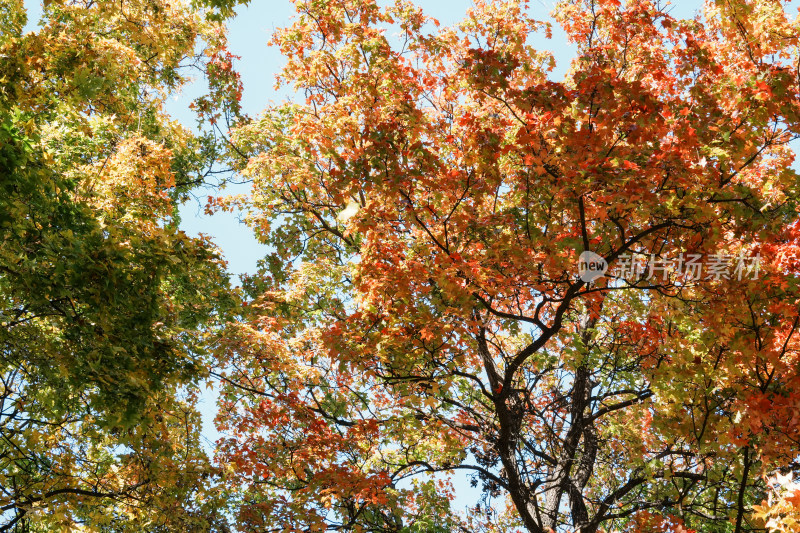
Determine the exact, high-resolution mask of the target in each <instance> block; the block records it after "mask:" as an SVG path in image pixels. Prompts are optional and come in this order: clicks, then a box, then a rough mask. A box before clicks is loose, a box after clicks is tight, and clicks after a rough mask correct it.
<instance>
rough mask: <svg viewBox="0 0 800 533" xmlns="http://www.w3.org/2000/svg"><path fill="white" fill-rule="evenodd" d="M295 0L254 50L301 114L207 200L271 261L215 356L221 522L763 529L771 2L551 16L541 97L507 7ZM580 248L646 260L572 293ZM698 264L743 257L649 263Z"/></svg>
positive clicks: (785, 187)
mask: <svg viewBox="0 0 800 533" xmlns="http://www.w3.org/2000/svg"><path fill="white" fill-rule="evenodd" d="M295 4H296V7H297V10H298V17H297V19H296V20H295V22H294V24H293V25H291V26H289V27H287V28H285V29H282V30H279V31H278V32H277V33H276V35H275V37H274V42H275V43H276V44H277V45H278V46H280V48H281V50H282V52H283V53H284V55H285V56H286V58H287V65H286V67H285V69H284V71H283V74H282V78H281V82H282V83H283V84H286V85H288V86H291V87H293V88H295V89H296V90H297V92H298V93H299V94H301V95H302V96H304V97H305V98H299V99H297V100H296V101H294V102H291V103H288V104H284V105H280V106H274V107H270V108H268V109H267V110H266V111H265V112H264V113H263V115H262V116H260V117H258V118H256V119H254V120H252V121H250V122H248V123H247V124H244V125H241V126H240V127H238V128H236V129H235V131H234V132H233V134H232V142H233V145H234V146H235V147H236V149H235V151H233V152H232V153H231V158H232V159H233V160H234V161H235V163H236V164H237V165H238V168H239V169H240V171H241V172H242V173H243V174H244V175H245V176H246V177H248V178H250V179H252V180H253V192H252V195H251V196H249V197H248V198H244V199H242V198H238V199H218V200H216V201H215V202H216V206H217V207H219V208H232V207H233V206H235V205H236V204H237V203H238V204H239V205H240V206H241V207H243V208H245V209H247V210H248V213H249V215H248V221H249V223H250V224H251V226H252V227H253V229H254V231H255V233H256V235H257V236H258V238H259V239H260V240H261V241H262V242H263V243H265V244H267V245H269V246H271V247H272V249H273V250H274V251H273V252H272V253H270V254H269V255H267V256H266V257H265V258H264V260H263V262H262V265H261V268H260V270H259V272H258V273H257V274H255V275H253V276H251V277H249V278H247V279H246V282H245V287H244V289H245V291H246V292H247V294H248V295H249V301H248V304H247V306H246V307H245V309H244V310H243V311H242V313H243V316H244V320H240V321H236V322H232V323H230V324H229V325H228V327H227V328H226V330H225V331H224V333H223V334H222V335H220V336H219V338H218V340H217V345H216V353H217V356H218V357H219V364H220V365H221V368H222V370H220V371H219V374H220V377H221V379H222V380H223V382H224V383H225V384H226V388H225V390H224V391H223V393H222V397H221V403H220V413H219V415H218V422H219V426H220V429H221V430H222V431H225V432H227V435H228V436H227V437H226V438H225V439H224V440H223V441H221V442H220V447H219V450H218V458H219V460H220V461H221V462H222V465H221V466H222V467H223V469H224V470H225V471H226V473H227V475H228V476H229V479H230V480H231V481H230V483H231V484H232V485H235V486H236V487H238V489H239V494H238V498H239V502H240V507H239V510H238V515H237V517H238V522H239V526H240V527H241V528H242V529H243V530H246V531H324V530H326V529H328V530H340V531H363V532H366V531H387V532H388V531H397V532H400V531H402V532H412V531H418V532H422V531H425V532H431V531H459V530H461V531H493V532H499V531H530V532H536V533H539V532H542V533H543V532H546V531H552V530H556V531H579V532H582V533H589V532H598V531H642V532H645V531H648V532H649V531H704V532H718V531H730V532H736V533H739V532H742V531H752V530H756V529H758V528H760V527H761V526H762V525H763V523H764V517H765V516H768V515H769V511H763V510H759V511H758V512H757V513H756V514H753V513H752V506H753V505H754V504H759V502H761V501H762V500H764V499H765V495H766V491H767V488H768V487H767V485H766V483H765V481H764V477H763V474H764V473H767V472H771V471H774V470H776V469H779V470H781V471H782V472H783V473H784V474H785V475H788V474H792V475H794V474H796V473H797V450H798V449H799V448H798V438H800V432H799V431H798V429H800V426H798V421H799V420H800V390H798V384H800V381H799V380H800V376H798V368H800V367H798V363H800V361H798V341H797V337H798V331H797V330H798V326H799V325H800V315H799V314H798V303H800V300H798V296H799V295H798V276H797V273H798V266H800V265H799V264H798V260H800V248H799V247H798V246H799V245H800V242H798V237H800V222H799V221H798V198H799V197H800V196H799V194H800V190H798V187H799V186H800V180H799V179H798V175H797V173H796V172H795V171H794V170H793V169H792V166H791V165H792V162H793V160H794V154H793V152H792V150H791V149H790V147H789V144H788V143H789V142H790V141H792V140H794V139H796V138H797V136H798V134H800V122H799V121H798V117H799V115H798V112H800V96H799V95H798V90H800V85H799V84H798V83H799V82H800V78H799V75H798V71H797V68H796V65H797V63H798V60H800V56H799V55H798V38H800V22H798V20H797V19H792V18H791V16H790V14H789V13H788V8H787V7H786V2H782V1H780V0H726V1H709V2H706V3H705V7H704V10H703V13H702V15H699V16H698V17H697V18H695V19H692V20H682V19H677V18H674V17H673V16H671V15H670V13H669V9H668V7H667V6H666V4H662V3H659V2H657V1H650V0H628V1H626V2H624V3H623V2H620V1H619V0H566V1H563V2H561V3H560V4H559V5H558V7H557V9H556V11H555V17H556V19H557V22H558V23H559V24H560V25H561V26H562V27H563V29H564V30H565V32H566V33H567V35H568V36H569V38H570V39H571V40H572V41H573V42H574V43H576V46H577V48H578V54H577V57H576V58H575V59H574V60H573V61H572V63H571V65H570V70H569V72H568V73H567V75H566V76H565V77H564V79H562V80H554V79H552V78H553V76H552V74H551V73H552V69H553V66H554V59H553V57H552V55H551V54H550V53H548V52H545V51H542V50H538V49H536V48H534V47H533V46H532V45H531V44H530V40H529V37H530V36H531V35H532V34H533V33H536V32H541V33H545V34H546V33H549V32H550V27H549V25H548V23H546V22H540V21H537V20H535V19H534V18H532V14H531V13H532V12H533V9H531V8H530V7H529V6H527V4H526V3H524V2H516V1H494V2H484V1H478V2H476V3H475V5H474V7H473V8H472V9H471V10H470V11H469V13H468V16H467V18H466V19H465V20H464V21H463V22H462V23H460V24H458V25H457V26H455V27H452V28H439V25H438V23H436V22H435V21H433V20H431V19H429V18H427V17H425V15H424V14H423V13H422V11H421V10H420V9H418V8H417V7H415V6H414V5H413V4H411V3H408V2H406V1H404V0H398V1H396V2H394V3H391V4H390V5H388V6H384V7H382V6H381V5H379V4H378V3H377V2H375V1H373V0H333V1H316V0H296V2H295ZM584 251H592V252H595V253H596V254H598V255H600V256H602V257H603V258H604V259H605V260H606V261H607V262H608V265H609V267H610V269H611V271H614V270H615V269H618V267H620V266H621V264H622V262H623V260H624V258H625V257H627V256H629V255H630V254H633V256H634V257H638V258H641V259H642V260H643V261H644V262H645V263H644V264H645V267H644V269H642V270H635V269H634V270H633V271H632V273H631V275H628V276H616V277H614V276H612V275H610V274H609V275H606V276H605V277H601V278H599V279H596V280H594V281H593V282H592V283H587V282H585V281H583V280H582V279H581V278H579V277H578V257H579V255H580V254H581V253H582V252H584ZM690 255H699V256H702V257H705V258H708V257H712V256H713V257H733V258H736V257H738V258H741V259H742V260H745V259H746V260H747V261H749V263H748V264H752V263H753V262H754V261H755V260H756V259H758V261H759V262H758V270H757V271H755V270H753V269H752V268H750V269H748V271H746V272H744V273H743V274H744V275H741V274H742V272H739V275H736V274H735V273H733V272H731V273H730V274H729V275H721V274H719V273H718V274H717V275H713V276H710V277H706V276H703V277H693V276H689V275H687V274H686V272H684V271H682V270H681V269H679V268H673V269H670V268H669V267H665V266H664V265H665V264H667V263H665V262H666V261H674V260H678V259H679V258H684V257H688V256H690ZM672 264H673V266H674V263H672ZM659 265H660V267H658V266H659ZM657 267H658V269H657ZM458 472H463V473H467V474H468V475H469V476H470V478H471V480H472V482H473V483H474V484H475V485H476V486H477V487H478V488H479V489H480V490H481V493H482V498H481V500H480V501H479V502H477V506H475V507H473V508H471V509H470V512H469V513H468V514H466V515H462V514H459V513H458V512H456V511H455V510H453V509H452V507H451V505H450V501H449V497H450V496H451V492H450V491H451V490H452V487H451V486H450V485H449V484H448V476H450V475H452V474H454V473H458ZM758 509H761V508H758ZM777 512H780V511H779V510H777V511H776V513H777Z"/></svg>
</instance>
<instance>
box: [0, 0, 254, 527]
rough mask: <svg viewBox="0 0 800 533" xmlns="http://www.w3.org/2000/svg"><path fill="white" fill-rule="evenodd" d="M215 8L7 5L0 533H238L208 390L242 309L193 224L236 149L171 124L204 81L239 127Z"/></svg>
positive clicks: (2, 96)
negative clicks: (204, 381)
mask: <svg viewBox="0 0 800 533" xmlns="http://www.w3.org/2000/svg"><path fill="white" fill-rule="evenodd" d="M209 6H210V7H208V8H205V7H202V6H200V5H198V6H192V5H189V4H188V3H183V2H175V1H173V2H162V1H152V0H123V1H119V2H93V1H85V2H83V1H71V0H53V1H50V2H45V5H44V12H43V15H42V20H41V22H40V24H39V28H38V29H37V30H35V31H32V32H27V33H23V27H24V25H25V22H26V10H25V7H24V5H23V2H22V1H21V0H11V1H6V2H3V4H2V5H1V6H0V55H2V57H3V60H2V63H0V175H1V176H2V177H1V178H0V241H2V245H0V354H2V355H0V531H12V530H13V531H29V530H35V531H45V530H47V531H55V530H59V531H74V530H78V529H84V528H85V529H86V530H92V531H143V530H148V531H157V530H158V531H161V530H176V531H190V530H191V531H197V530H209V529H212V528H216V529H217V530H224V529H225V528H227V525H226V523H227V520H226V519H225V517H224V515H223V514H222V512H221V508H222V507H223V506H224V487H223V486H222V485H221V484H220V482H219V471H218V469H217V468H215V467H214V465H213V464H212V463H211V461H210V460H209V458H208V456H207V454H206V451H205V449H204V447H203V446H202V443H201V441H200V434H199V431H200V420H199V414H198V412H197V409H196V400H197V395H198V391H197V389H196V384H197V383H198V380H199V379H200V378H202V377H203V376H205V375H207V366H208V364H209V363H208V355H207V350H206V348H205V344H206V337H207V335H208V334H209V333H210V331H212V330H213V328H214V327H215V325H216V324H217V323H218V320H219V319H220V318H221V317H222V316H224V315H225V313H227V309H229V308H230V307H231V305H232V304H233V303H234V302H235V299H236V295H235V293H233V292H231V289H230V287H229V284H228V280H227V277H226V274H225V269H224V265H223V262H222V260H221V258H220V257H219V254H218V253H217V251H216V249H215V248H214V247H213V246H212V245H211V243H210V242H208V241H207V240H206V239H200V238H190V237H189V236H187V235H186V234H185V233H183V232H182V231H180V230H179V228H178V223H179V218H178V217H177V205H178V202H179V201H180V200H181V199H182V198H183V197H184V196H186V195H187V193H188V192H189V191H190V190H191V188H192V187H194V186H196V185H197V184H200V183H203V182H204V180H207V179H208V177H209V175H210V173H211V172H213V161H214V159H215V158H216V157H217V155H218V152H219V148H218V146H217V142H216V140H215V139H214V134H213V131H206V132H205V133H202V132H201V133H199V134H193V133H191V132H190V131H189V130H188V129H187V128H185V127H184V126H181V125H179V124H178V123H177V122H175V121H174V120H172V119H171V118H170V117H169V116H168V115H167V114H166V113H165V111H164V102H165V99H166V98H167V97H168V96H169V95H170V94H173V93H174V91H176V90H177V89H178V88H179V87H181V86H182V85H183V84H185V82H186V81H187V79H188V76H189V75H190V73H191V72H193V71H194V72H198V71H199V72H206V73H207V75H208V76H207V77H208V88H209V91H208V95H206V96H204V97H202V98H201V99H200V100H199V101H198V102H197V108H198V111H199V113H200V116H201V118H203V119H204V120H205V121H206V122H213V121H214V120H216V119H217V118H218V117H220V116H222V115H223V114H226V116H233V115H235V114H236V113H238V108H237V106H238V97H239V94H238V93H239V91H240V87H239V85H238V78H237V77H236V75H235V74H234V73H233V72H232V71H231V70H230V69H229V68H227V69H226V68H225V65H226V64H227V63H226V58H227V57H228V52H227V50H226V45H225V35H224V27H223V26H222V25H221V24H220V22H219V20H222V19H223V18H224V13H220V12H218V11H215V10H213V9H212V8H213V7H214V6H213V5H210V4H209ZM211 103H214V106H211Z"/></svg>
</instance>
